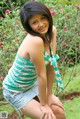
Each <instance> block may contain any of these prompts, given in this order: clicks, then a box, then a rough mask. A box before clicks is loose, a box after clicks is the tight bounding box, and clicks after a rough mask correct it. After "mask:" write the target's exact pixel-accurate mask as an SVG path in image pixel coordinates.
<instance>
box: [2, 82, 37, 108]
mask: <svg viewBox="0 0 80 119" xmlns="http://www.w3.org/2000/svg"><path fill="white" fill-rule="evenodd" d="M38 95H39V92H38V85H37V84H36V85H35V86H34V87H33V88H31V89H29V90H27V91H25V92H21V93H15V92H14V93H13V92H11V91H8V90H7V89H5V88H3V96H4V98H5V99H6V100H7V101H8V102H9V103H10V104H11V105H12V106H13V107H14V108H15V109H16V110H20V109H21V108H23V107H24V106H25V105H26V104H27V103H28V102H29V101H30V100H31V99H33V98H34V97H35V96H38Z"/></svg>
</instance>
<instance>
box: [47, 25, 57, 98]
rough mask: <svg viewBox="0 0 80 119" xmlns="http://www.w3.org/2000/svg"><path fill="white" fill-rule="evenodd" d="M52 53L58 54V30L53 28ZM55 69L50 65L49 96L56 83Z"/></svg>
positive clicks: (48, 74)
mask: <svg viewBox="0 0 80 119" xmlns="http://www.w3.org/2000/svg"><path fill="white" fill-rule="evenodd" d="M51 45H52V52H53V54H55V53H56V28H55V27H53V39H52V44H51ZM54 75H55V74H54V68H53V66H51V65H50V64H49V65H48V66H47V95H48V96H49V95H51V94H52V88H53V83H54Z"/></svg>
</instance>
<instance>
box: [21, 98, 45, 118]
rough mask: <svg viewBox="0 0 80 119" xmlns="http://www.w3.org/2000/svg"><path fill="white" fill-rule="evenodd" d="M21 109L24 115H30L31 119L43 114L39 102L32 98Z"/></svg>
mask: <svg viewBox="0 0 80 119" xmlns="http://www.w3.org/2000/svg"><path fill="white" fill-rule="evenodd" d="M21 111H22V112H23V114H24V115H27V116H28V117H31V118H32V119H41V118H42V116H43V113H42V111H41V110H40V103H39V102H37V101H36V100H34V99H32V100H31V101H30V102H29V103H28V104H27V105H26V106H24V107H23V108H22V109H21Z"/></svg>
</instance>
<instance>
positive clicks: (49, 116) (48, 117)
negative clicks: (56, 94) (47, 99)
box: [41, 104, 56, 119]
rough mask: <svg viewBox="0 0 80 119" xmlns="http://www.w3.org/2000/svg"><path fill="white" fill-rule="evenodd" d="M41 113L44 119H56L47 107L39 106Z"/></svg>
mask: <svg viewBox="0 0 80 119" xmlns="http://www.w3.org/2000/svg"><path fill="white" fill-rule="evenodd" d="M41 111H42V112H43V113H44V114H45V117H44V119H56V117H55V115H54V114H53V112H52V110H51V108H50V107H49V105H47V104H46V105H44V106H41Z"/></svg>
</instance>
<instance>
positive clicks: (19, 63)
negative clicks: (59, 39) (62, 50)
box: [3, 1, 66, 119]
mask: <svg viewBox="0 0 80 119" xmlns="http://www.w3.org/2000/svg"><path fill="white" fill-rule="evenodd" d="M20 18H21V23H22V25H23V27H24V29H25V30H26V31H27V36H26V37H25V39H24V40H23V42H22V44H21V45H20V47H19V50H18V52H17V55H16V58H15V60H14V63H13V66H12V67H11V69H10V70H9V72H8V75H7V76H6V78H5V79H4V81H3V95H4V98H5V99H6V100H7V101H8V102H9V103H10V104H11V105H12V106H13V107H14V108H15V109H16V110H18V111H19V112H22V113H23V114H24V115H26V116H28V117H31V118H32V119H66V117H65V112H64V108H63V105H62V103H61V101H60V100H59V99H58V98H57V97H56V96H55V95H54V94H53V92H52V88H53V83H54V75H55V73H54V68H53V66H52V65H51V61H52V56H53V55H55V54H56V28H55V27H53V21H52V16H51V14H50V11H49V10H48V8H47V7H46V6H45V5H44V4H42V3H40V2H36V1H34V2H28V3H25V4H24V5H23V6H22V7H21V10H20Z"/></svg>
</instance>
